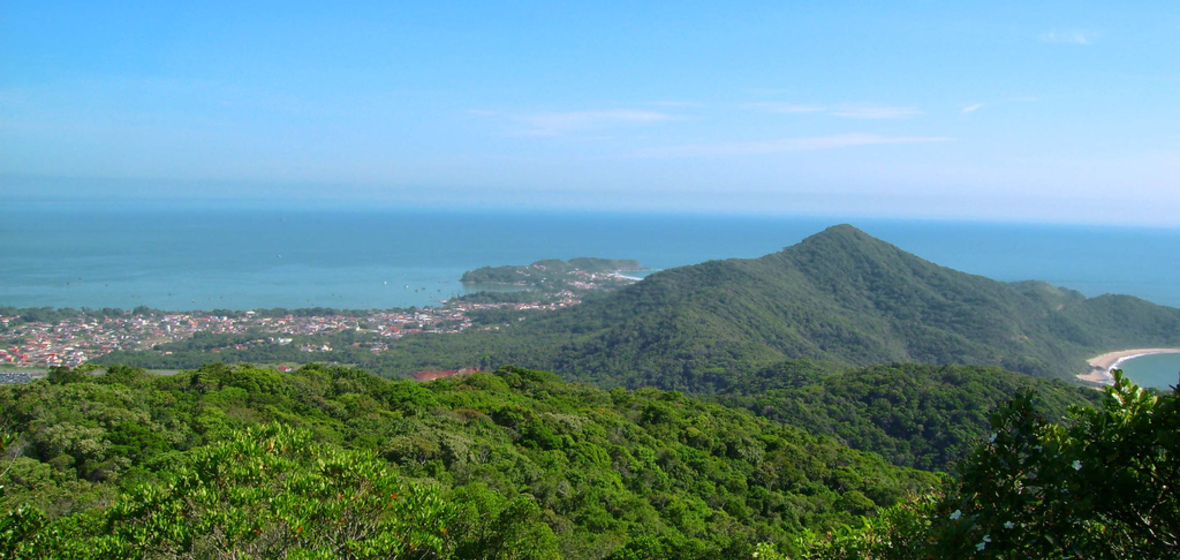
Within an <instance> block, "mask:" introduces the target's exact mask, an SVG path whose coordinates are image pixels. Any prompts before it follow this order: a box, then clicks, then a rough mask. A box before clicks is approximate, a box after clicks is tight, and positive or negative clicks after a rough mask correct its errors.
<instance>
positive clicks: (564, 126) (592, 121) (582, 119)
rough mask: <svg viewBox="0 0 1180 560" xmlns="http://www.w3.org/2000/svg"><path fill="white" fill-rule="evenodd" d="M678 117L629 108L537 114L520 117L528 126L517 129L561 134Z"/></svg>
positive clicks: (526, 132)
mask: <svg viewBox="0 0 1180 560" xmlns="http://www.w3.org/2000/svg"><path fill="white" fill-rule="evenodd" d="M675 118H676V117H675V115H670V114H668V113H661V112H657V111H635V110H628V109H618V110H610V111H570V112H562V113H533V114H529V115H522V116H521V117H520V120H521V121H523V122H524V123H525V124H526V127H525V128H523V129H521V130H517V131H516V134H519V135H522V136H560V135H563V134H567V133H571V132H581V131H586V130H599V129H603V128H611V127H617V126H627V125H640V124H650V123H656V122H661V121H670V120H673V119H675Z"/></svg>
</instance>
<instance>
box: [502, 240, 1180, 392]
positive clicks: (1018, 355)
mask: <svg viewBox="0 0 1180 560" xmlns="http://www.w3.org/2000/svg"><path fill="white" fill-rule="evenodd" d="M539 332H562V333H567V335H568V337H569V338H567V339H566V341H565V342H564V343H563V344H561V345H560V348H559V349H558V350H557V351H556V352H555V357H554V358H550V359H547V360H544V361H542V363H541V365H544V366H546V367H549V368H551V369H553V370H555V371H558V372H560V373H563V374H565V375H569V376H573V377H576V378H579V379H591V380H596V381H597V382H599V383H604V384H623V385H627V386H641V385H655V386H659V387H664V388H678V389H687V390H693V391H713V390H716V385H717V384H718V383H724V381H723V380H722V379H719V377H724V376H726V375H731V374H732V372H734V371H739V370H742V369H749V368H750V367H751V366H763V365H767V364H769V363H772V362H775V361H779V360H782V359H785V358H812V359H820V360H826V361H831V362H835V363H839V364H848V365H869V364H874V363H892V362H924V363H934V364H947V363H961V364H978V365H999V366H1003V367H1005V368H1007V369H1010V370H1014V371H1017V372H1021V373H1026V374H1031V375H1034V376H1038V377H1049V378H1066V377H1070V376H1071V375H1072V374H1074V373H1077V372H1080V371H1085V365H1084V358H1086V357H1089V355H1091V354H1092V353H1095V352H1098V351H1101V350H1109V349H1115V348H1120V347H1134V346H1145V345H1163V344H1180V310H1176V309H1172V308H1167V307H1162V306H1158V305H1154V304H1151V303H1149V302H1146V301H1143V300H1139V299H1136V298H1132V297H1127V296H1102V297H1097V298H1091V299H1087V298H1085V297H1083V296H1082V295H1081V294H1078V293H1076V292H1072V291H1069V290H1063V289H1058V288H1054V287H1052V286H1048V285H1046V284H1043V283H1037V282H1022V283H1017V284H1006V283H1002V282H997V281H994V280H990V279H987V278H984V277H981V276H974V275H970V274H965V273H962V272H958V271H955V270H951V269H948V268H944V267H941V266H938V265H935V264H933V263H930V262H928V261H925V260H922V259H920V258H918V257H916V256H914V255H911V254H909V253H906V252H904V251H902V250H900V249H898V248H897V247H894V246H893V245H890V244H888V243H885V242H883V241H880V240H877V239H874V238H872V237H870V236H868V235H867V234H865V233H863V232H861V231H859V230H857V229H855V228H853V227H851V226H836V227H833V228H829V229H828V230H825V231H824V232H821V233H819V234H816V235H814V236H812V237H809V238H808V239H806V240H804V241H803V242H801V243H799V244H798V245H795V246H792V247H788V248H786V249H784V250H783V251H781V252H779V253H775V254H772V255H767V256H765V257H762V258H758V259H751V260H739V259H733V260H726V261H712V262H707V263H704V264H700V265H696V266H688V267H682V268H677V269H672V270H667V271H664V272H661V273H658V274H655V275H652V276H650V277H648V278H647V279H646V280H644V281H643V282H641V283H639V284H636V285H634V286H631V287H628V288H626V289H624V290H621V291H619V292H617V293H615V294H612V295H610V296H607V297H603V298H599V299H596V300H593V301H588V302H586V303H585V304H584V305H582V306H580V307H578V308H574V309H571V310H568V311H565V312H562V313H558V314H553V315H551V316H549V317H544V318H538V319H537V320H536V321H535V322H534V324H533V325H532V326H531V327H525V328H522V329H521V333H520V335H521V336H525V337H527V336H530V335H529V334H526V333H539Z"/></svg>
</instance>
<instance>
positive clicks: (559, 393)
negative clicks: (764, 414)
mask: <svg viewBox="0 0 1180 560" xmlns="http://www.w3.org/2000/svg"><path fill="white" fill-rule="evenodd" d="M6 434H8V435H10V436H12V437H5V435H6ZM5 445H7V446H8V447H9V448H10V450H11V451H13V452H14V453H9V454H7V455H5V454H4V453H3V452H2V451H3V447H4V446H5ZM0 457H3V458H0V515H3V514H4V513H5V512H7V515H3V516H0V557H9V556H11V557H19V558H95V557H109V558H180V557H222V556H216V554H222V555H224V557H231V556H232V557H245V556H246V555H253V557H282V556H285V555H286V556H288V557H298V558H345V557H346V558H391V557H398V558H402V557H406V558H559V557H563V558H570V559H576V558H594V559H598V558H612V559H620V560H621V559H639V558H651V559H653V560H654V559H656V558H682V559H689V558H701V559H704V558H740V557H747V558H748V557H750V554H751V553H752V551H753V550H754V546H755V544H757V543H759V542H764V541H775V542H784V543H786V542H789V541H790V536H791V535H797V534H803V533H804V532H805V531H807V530H811V531H821V532H822V531H825V530H830V529H833V528H835V527H838V526H841V525H843V524H852V525H857V524H859V522H860V521H859V516H860V515H866V514H871V512H873V511H875V510H877V509H878V508H880V507H888V506H891V505H894V504H897V503H899V502H900V501H901V500H903V499H904V498H905V497H906V496H908V495H912V494H914V493H920V492H927V491H930V490H932V489H933V488H934V487H935V486H936V481H937V479H936V477H934V476H933V475H931V474H928V473H923V472H920V471H915V470H911V469H906V468H899V467H895V466H892V465H889V464H887V463H886V462H884V461H883V460H881V458H880V457H878V456H876V455H872V454H866V453H862V452H859V451H854V450H852V449H850V448H848V447H845V446H843V445H840V444H837V443H836V442H835V441H832V440H831V439H825V438H819V437H815V436H812V435H809V434H807V433H806V432H804V431H803V430H800V429H798V428H794V427H789V426H785V425H782V424H778V423H776V422H773V421H770V420H766V419H763V418H759V417H756V416H755V415H753V414H751V413H749V412H747V411H743V410H740V409H730V408H726V407H723V406H720V405H717V404H710V403H706V402H702V401H699V400H695V399H691V398H688V397H685V396H684V395H682V394H680V393H676V392H664V391H658V390H654V389H644V390H640V391H634V392H632V391H626V390H623V389H614V390H611V391H604V390H601V389H594V388H591V387H588V386H584V385H578V384H571V383H566V382H562V381H560V380H559V379H558V377H557V376H555V375H553V374H549V373H543V372H537V371H530V370H521V369H503V370H501V371H498V372H496V373H495V374H494V375H492V374H475V375H470V376H459V377H455V378H448V379H443V380H439V381H435V382H431V383H427V384H420V383H417V382H413V381H391V380H386V379H382V378H379V377H376V376H372V375H369V374H367V373H365V372H362V371H359V370H353V369H347V368H329V367H320V366H315V365H311V366H305V367H304V368H302V369H300V370H299V371H297V372H294V373H282V372H278V371H274V370H267V369H259V368H254V367H250V366H226V365H222V364H216V365H210V366H207V367H204V368H201V369H199V370H196V371H191V372H181V373H179V374H177V375H175V376H153V375H148V374H146V373H144V372H143V371H142V370H135V369H132V368H127V367H114V368H111V369H110V370H108V371H107V373H106V374H105V375H101V376H91V375H84V374H81V373H79V372H76V371H70V370H68V369H64V368H62V369H57V370H54V371H53V372H51V373H50V375H49V377H48V379H47V380H43V381H38V382H34V383H30V384H26V385H17V386H6V387H0ZM215 553H216V554H215Z"/></svg>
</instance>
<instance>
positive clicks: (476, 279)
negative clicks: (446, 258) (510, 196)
mask: <svg viewBox="0 0 1180 560" xmlns="http://www.w3.org/2000/svg"><path fill="white" fill-rule="evenodd" d="M640 270H645V269H644V268H643V265H642V264H640V263H639V261H636V260H626V259H599V258H590V257H581V258H576V259H570V260H569V261H563V260H561V259H545V260H540V261H537V262H534V263H532V264H529V265H525V266H485V267H482V268H477V269H475V270H469V271H467V272H464V273H463V277H462V278H460V279H459V281H460V282H462V283H463V284H466V285H478V284H489V285H501V286H519V287H522V288H527V289H530V290H539V291H542V292H546V293H556V292H560V291H562V290H570V291H574V292H586V291H595V290H610V289H614V288H618V287H621V286H624V285H627V284H630V283H632V282H635V281H636V279H635V278H629V277H627V276H625V275H623V274H621V273H623V272H631V271H640Z"/></svg>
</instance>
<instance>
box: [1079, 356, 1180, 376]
mask: <svg viewBox="0 0 1180 560" xmlns="http://www.w3.org/2000/svg"><path fill="white" fill-rule="evenodd" d="M1151 354H1180V348H1135V349H1132V350H1118V351H1116V352H1107V353H1105V354H1102V355H1100V356H1095V357H1093V358H1090V359H1089V360H1087V362H1089V364H1090V371H1088V372H1086V373H1081V374H1078V376H1077V377H1078V379H1081V380H1082V381H1087V382H1090V383H1098V384H1101V385H1111V384H1113V383H1114V378H1113V377H1111V375H1110V371H1111V370H1113V369H1117V368H1118V367H1119V364H1122V363H1123V362H1125V361H1127V360H1133V359H1135V358H1140V357H1143V356H1148V355H1151Z"/></svg>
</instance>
